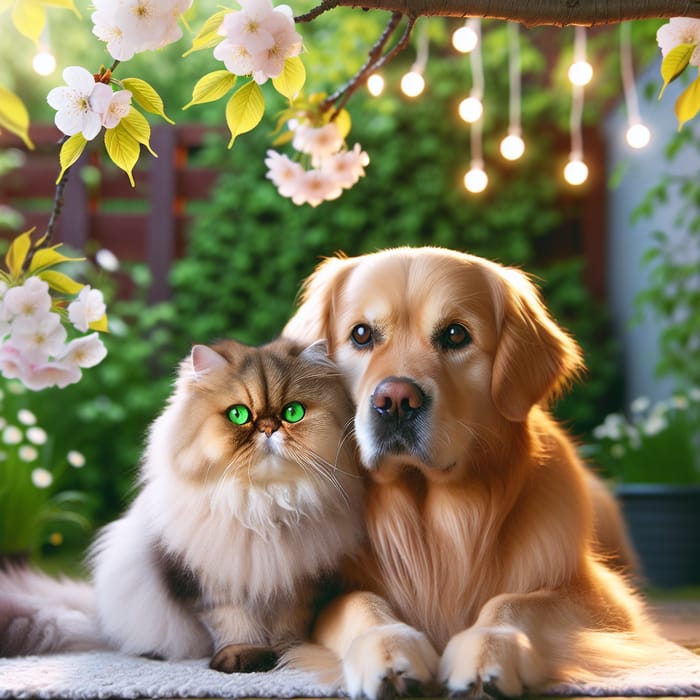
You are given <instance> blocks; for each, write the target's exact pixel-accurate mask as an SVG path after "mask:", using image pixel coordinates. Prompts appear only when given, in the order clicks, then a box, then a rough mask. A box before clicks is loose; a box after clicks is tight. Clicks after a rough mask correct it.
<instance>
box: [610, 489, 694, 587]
mask: <svg viewBox="0 0 700 700" xmlns="http://www.w3.org/2000/svg"><path fill="white" fill-rule="evenodd" d="M617 496H618V498H619V500H620V503H621V505H622V509H623V512H624V515H625V519H626V521H627V524H628V527H629V534H630V537H631V538H632V542H633V544H634V546H635V548H636V550H637V553H638V554H639V558H640V561H641V565H642V574H643V576H644V578H645V580H646V582H647V583H648V584H650V585H651V586H655V587H658V588H678V587H682V586H696V585H700V485H692V486H684V485H668V484H622V485H621V486H619V487H618V488H617Z"/></svg>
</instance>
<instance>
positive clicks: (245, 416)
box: [226, 403, 250, 425]
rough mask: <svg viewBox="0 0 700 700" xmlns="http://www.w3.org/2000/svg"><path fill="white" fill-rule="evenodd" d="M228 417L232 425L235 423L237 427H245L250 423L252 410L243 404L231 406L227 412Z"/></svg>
mask: <svg viewBox="0 0 700 700" xmlns="http://www.w3.org/2000/svg"><path fill="white" fill-rule="evenodd" d="M226 415H227V416H228V419H229V420H230V421H231V423H235V424H236V425H245V424H246V423H248V422H249V421H250V409H249V408H248V407H247V406H244V405H243V404H242V403H238V404H236V405H235V406H231V408H229V409H228V411H226Z"/></svg>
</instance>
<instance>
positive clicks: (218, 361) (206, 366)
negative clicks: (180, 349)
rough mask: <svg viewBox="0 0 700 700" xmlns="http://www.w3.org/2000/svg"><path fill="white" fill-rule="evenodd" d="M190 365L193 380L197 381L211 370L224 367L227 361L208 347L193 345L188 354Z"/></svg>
mask: <svg viewBox="0 0 700 700" xmlns="http://www.w3.org/2000/svg"><path fill="white" fill-rule="evenodd" d="M190 363H191V366H192V374H193V376H194V378H195V379H196V380H199V379H201V378H202V377H204V376H206V375H207V374H209V372H211V371H212V370H215V369H219V368H221V367H225V366H226V365H227V364H228V361H227V360H226V358H225V357H223V356H222V355H219V353H218V352H216V350H214V349H212V348H210V347H209V346H208V345H195V346H194V347H193V348H192V353H191V354H190Z"/></svg>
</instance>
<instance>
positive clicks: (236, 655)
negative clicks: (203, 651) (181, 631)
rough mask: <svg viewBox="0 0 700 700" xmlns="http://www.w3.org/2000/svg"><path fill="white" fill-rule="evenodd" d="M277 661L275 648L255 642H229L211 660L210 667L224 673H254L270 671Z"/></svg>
mask: <svg viewBox="0 0 700 700" xmlns="http://www.w3.org/2000/svg"><path fill="white" fill-rule="evenodd" d="M276 663H277V653H276V652H275V650H274V649H271V648H270V647H265V646H258V645H255V644H228V645H227V646H225V647H222V648H221V649H219V650H218V651H217V652H216V654H214V656H213V657H212V660H211V661H210V662H209V668H211V669H214V670H215V671H221V672H223V673H252V672H253V671H270V670H271V669H273V668H274V667H275V664H276Z"/></svg>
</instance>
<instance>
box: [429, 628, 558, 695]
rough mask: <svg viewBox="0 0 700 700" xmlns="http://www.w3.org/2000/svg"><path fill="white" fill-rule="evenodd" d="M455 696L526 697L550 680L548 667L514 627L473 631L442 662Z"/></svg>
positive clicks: (455, 642)
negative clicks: (523, 695) (529, 690)
mask: <svg viewBox="0 0 700 700" xmlns="http://www.w3.org/2000/svg"><path fill="white" fill-rule="evenodd" d="M438 676H439V678H440V680H441V681H442V682H443V683H444V684H445V685H446V686H447V688H448V690H449V692H450V694H451V695H454V696H466V697H488V696H489V695H491V694H494V695H499V694H501V695H508V696H517V695H522V694H523V691H524V689H526V688H528V689H531V690H537V689H538V688H539V687H541V686H542V684H543V683H545V681H546V680H547V672H546V664H545V663H544V661H543V660H542V658H541V656H540V654H539V653H538V652H537V650H536V649H535V648H534V647H533V645H532V643H531V641H530V639H529V638H528V636H527V635H526V634H525V633H524V632H523V631H521V630H519V629H517V628H516V627H512V626H499V627H472V628H470V629H468V630H465V631H464V632H460V633H459V634H456V635H455V636H454V637H452V639H451V640H450V641H449V643H448V644H447V646H446V647H445V651H444V653H443V655H442V658H441V659H440V670H439V674H438Z"/></svg>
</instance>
